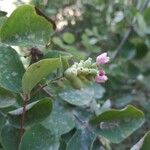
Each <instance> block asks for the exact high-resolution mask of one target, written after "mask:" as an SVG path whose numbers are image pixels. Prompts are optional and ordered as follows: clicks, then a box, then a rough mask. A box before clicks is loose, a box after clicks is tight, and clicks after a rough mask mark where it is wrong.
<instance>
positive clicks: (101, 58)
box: [96, 53, 110, 65]
mask: <svg viewBox="0 0 150 150" xmlns="http://www.w3.org/2000/svg"><path fill="white" fill-rule="evenodd" d="M109 59H110V58H109V57H108V56H107V53H102V54H101V55H99V56H97V58H96V64H97V65H101V64H106V63H107V62H109Z"/></svg>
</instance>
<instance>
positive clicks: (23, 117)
mask: <svg viewBox="0 0 150 150" xmlns="http://www.w3.org/2000/svg"><path fill="white" fill-rule="evenodd" d="M28 100H29V96H28V95H27V94H25V95H24V96H23V110H22V115H21V123H20V139H21V137H22V136H23V134H24V131H25V129H24V123H25V113H26V105H27V102H28Z"/></svg>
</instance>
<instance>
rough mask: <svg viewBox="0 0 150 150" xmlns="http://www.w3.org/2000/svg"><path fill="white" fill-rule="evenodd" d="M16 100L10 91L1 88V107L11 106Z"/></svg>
mask: <svg viewBox="0 0 150 150" xmlns="http://www.w3.org/2000/svg"><path fill="white" fill-rule="evenodd" d="M15 102H16V99H15V97H14V96H13V95H12V94H11V93H10V92H8V91H6V90H4V89H2V88H0V108H5V107H9V106H11V105H13V104H15Z"/></svg>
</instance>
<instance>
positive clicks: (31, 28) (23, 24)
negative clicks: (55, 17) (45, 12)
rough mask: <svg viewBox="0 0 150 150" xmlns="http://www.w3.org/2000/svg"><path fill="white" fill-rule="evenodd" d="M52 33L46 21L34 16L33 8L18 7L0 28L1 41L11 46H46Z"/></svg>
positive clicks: (28, 6) (27, 6) (36, 15)
mask: <svg viewBox="0 0 150 150" xmlns="http://www.w3.org/2000/svg"><path fill="white" fill-rule="evenodd" d="M52 33H53V27H52V24H50V22H48V20H46V19H45V18H44V17H42V16H39V15H38V14H36V11H35V8H34V6H31V5H22V6H20V7H18V8H17V9H16V10H15V11H14V12H13V13H12V14H11V16H10V17H9V18H8V20H7V21H6V22H5V24H4V25H3V26H2V28H1V33H0V36H1V41H2V42H5V43H7V44H12V45H23V46H36V45H46V44H47V43H48V42H49V40H50V36H51V34H52Z"/></svg>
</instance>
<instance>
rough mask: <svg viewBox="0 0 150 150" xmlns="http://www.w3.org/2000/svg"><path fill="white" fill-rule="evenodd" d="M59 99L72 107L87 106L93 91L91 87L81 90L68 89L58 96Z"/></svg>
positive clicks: (91, 98)
mask: <svg viewBox="0 0 150 150" xmlns="http://www.w3.org/2000/svg"><path fill="white" fill-rule="evenodd" d="M59 96H60V98H61V99H62V100H64V101H66V102H68V103H70V104H72V105H76V106H83V105H88V104H89V103H90V102H91V101H92V100H93V97H94V90H93V88H91V87H87V88H82V89H81V90H75V89H70V90H66V91H64V92H62V93H60V94H59Z"/></svg>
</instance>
